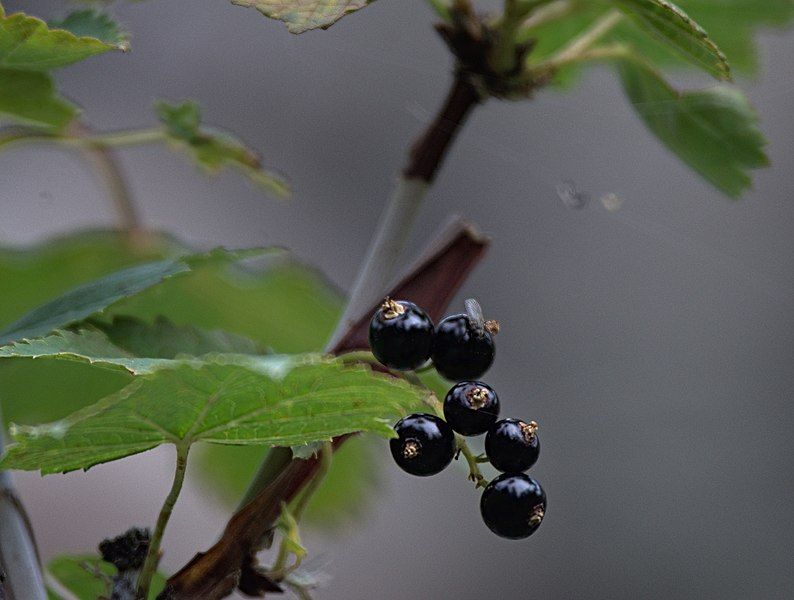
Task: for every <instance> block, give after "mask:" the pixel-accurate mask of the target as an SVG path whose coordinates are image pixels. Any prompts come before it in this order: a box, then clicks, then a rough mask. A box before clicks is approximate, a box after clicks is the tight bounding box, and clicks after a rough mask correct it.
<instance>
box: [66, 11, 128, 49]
mask: <svg viewBox="0 0 794 600" xmlns="http://www.w3.org/2000/svg"><path fill="white" fill-rule="evenodd" d="M50 27H53V28H55V29H65V30H66V31H70V32H72V33H73V34H74V35H76V36H78V37H91V38H95V39H98V40H99V41H101V42H104V43H105V44H109V45H111V46H114V47H116V48H118V49H119V50H123V51H126V50H129V35H128V34H127V33H126V32H125V31H124V30H123V29H122V28H121V26H120V25H119V24H118V23H116V22H115V21H114V20H113V19H112V18H111V17H110V16H109V15H108V14H107V13H104V12H101V11H99V10H97V9H95V8H85V9H81V10H75V11H73V12H71V13H69V14H68V15H67V16H66V17H64V18H63V19H61V20H59V21H50Z"/></svg>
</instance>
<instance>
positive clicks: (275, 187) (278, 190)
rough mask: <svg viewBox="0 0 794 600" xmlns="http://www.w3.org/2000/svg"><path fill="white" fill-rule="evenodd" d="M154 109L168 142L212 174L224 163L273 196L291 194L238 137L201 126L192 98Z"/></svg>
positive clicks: (158, 103) (161, 105)
mask: <svg viewBox="0 0 794 600" xmlns="http://www.w3.org/2000/svg"><path fill="white" fill-rule="evenodd" d="M155 111H156V113H157V116H158V117H159V119H160V121H161V122H162V123H163V125H165V128H166V133H167V134H168V135H169V138H170V142H171V145H173V146H175V147H176V148H179V149H182V150H184V151H185V152H187V153H188V155H189V156H190V157H191V158H192V159H193V160H194V161H195V162H196V164H197V165H198V167H199V168H200V169H201V170H203V171H204V172H206V173H209V174H215V173H217V172H218V171H220V170H221V169H222V168H223V167H231V168H234V169H237V170H238V171H240V172H241V173H243V174H244V175H245V176H246V177H248V179H249V180H251V181H252V182H253V183H254V184H256V185H257V186H259V187H261V188H263V189H265V190H267V191H268V192H270V193H272V194H274V195H276V196H280V197H285V196H288V195H289V194H290V190H289V186H288V184H287V183H286V182H285V181H284V179H283V178H281V177H280V176H278V175H276V174H275V173H272V172H270V171H267V170H266V169H264V168H263V167H262V162H261V160H260V158H259V156H258V155H257V154H256V153H255V152H254V151H253V150H251V149H250V148H248V147H247V146H245V144H243V143H242V142H241V141H240V140H238V139H237V138H236V137H234V136H233V135H231V134H230V133H227V132H224V131H220V130H217V129H213V128H209V127H202V126H201V111H200V109H199V106H198V104H196V103H195V102H192V101H186V102H183V103H181V104H168V103H166V102H157V103H156V105H155Z"/></svg>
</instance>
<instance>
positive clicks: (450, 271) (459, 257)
mask: <svg viewBox="0 0 794 600" xmlns="http://www.w3.org/2000/svg"><path fill="white" fill-rule="evenodd" d="M487 247H488V240H487V238H485V237H483V236H482V235H481V234H480V233H479V232H478V231H477V230H476V229H475V228H474V227H473V226H471V225H469V224H467V223H465V222H463V221H460V220H458V221H455V222H454V223H453V224H452V225H451V226H450V227H448V228H447V229H446V230H445V231H444V233H443V234H442V236H441V237H440V238H439V239H438V240H437V241H436V242H435V243H434V244H433V248H434V250H433V251H432V252H430V253H429V254H427V255H426V256H425V258H424V259H423V260H421V261H420V262H419V263H418V264H417V265H416V266H415V267H414V268H413V269H412V270H411V271H410V272H409V273H408V275H407V276H406V277H404V278H403V279H402V280H401V281H400V282H399V283H398V284H397V285H395V286H394V288H393V289H392V290H391V291H390V295H391V296H393V297H395V298H410V299H411V300H412V301H414V302H417V303H418V304H420V305H421V306H423V307H424V308H425V310H426V311H427V312H428V314H429V315H430V316H431V318H433V319H436V320H437V319H439V318H441V317H442V316H443V314H444V311H445V310H446V308H447V306H448V305H449V303H450V302H451V301H452V299H453V298H454V296H455V294H456V293H457V291H458V289H459V288H460V286H461V285H462V284H463V282H464V281H466V279H467V277H468V276H469V273H471V271H472V269H474V267H475V266H476V265H477V263H479V261H480V259H481V258H482V256H483V254H484V252H485V250H486V249H487ZM374 309H375V307H374V306H373V310H374ZM368 322H369V318H368V317H367V316H362V317H361V319H359V320H358V321H357V322H356V324H355V325H354V326H353V327H352V328H351V329H350V331H349V332H348V333H347V334H346V335H345V336H343V337H342V339H341V340H340V341H339V343H338V344H337V345H336V346H335V347H334V349H333V353H334V354H340V353H342V352H348V351H352V350H359V349H362V348H366V347H367V325H368ZM348 437H349V436H341V437H338V438H335V439H334V442H333V444H334V448H337V447H339V446H340V445H341V444H342V443H344V441H345V440H346V439H347V438H348ZM318 467H319V462H318V459H317V458H316V457H313V458H309V459H307V460H293V461H291V462H290V463H289V464H288V465H287V466H286V467H285V468H284V469H283V470H282V471H281V472H280V473H279V475H278V476H277V477H276V478H275V479H274V480H273V481H272V482H271V483H270V484H268V485H267V486H266V487H265V488H264V489H263V490H262V491H261V492H260V493H259V494H257V495H256V496H255V497H254V498H253V500H252V501H251V502H249V503H248V504H247V505H245V506H244V507H243V508H241V509H240V510H239V511H238V512H237V513H236V514H235V515H234V516H233V517H232V518H231V519H230V520H229V522H228V524H227V525H226V529H225V530H224V533H223V535H222V536H221V539H220V540H219V541H218V542H217V543H216V544H215V545H214V546H213V547H212V548H210V549H209V550H208V551H207V552H204V553H200V554H197V555H196V556H195V557H194V558H193V559H192V560H191V561H190V562H189V563H188V564H187V565H185V566H184V567H183V568H182V569H181V570H180V571H179V572H177V573H176V574H175V575H173V576H172V577H171V578H170V579H169V580H168V584H167V586H166V588H165V590H164V591H163V592H162V593H161V594H160V596H159V597H158V598H159V599H160V600H188V599H194V598H202V599H203V600H216V599H219V598H224V597H226V596H228V595H229V594H230V593H232V592H233V591H234V589H235V588H236V587H237V585H238V582H239V581H240V579H241V577H243V578H245V579H250V577H251V571H252V569H255V566H253V565H254V563H253V562H252V556H253V555H254V554H255V553H256V551H257V550H258V549H259V547H260V541H261V540H262V539H263V538H264V537H265V536H266V535H267V532H268V531H269V530H270V529H271V528H272V527H273V523H275V521H276V519H277V518H278V516H279V514H280V511H281V503H282V502H289V501H290V500H291V499H292V498H293V497H295V495H296V494H297V493H298V492H299V491H300V490H301V489H302V488H303V486H304V485H306V483H307V482H308V481H309V480H310V479H311V478H312V477H313V476H314V475H315V473H316V471H317V469H318ZM260 577H261V575H260Z"/></svg>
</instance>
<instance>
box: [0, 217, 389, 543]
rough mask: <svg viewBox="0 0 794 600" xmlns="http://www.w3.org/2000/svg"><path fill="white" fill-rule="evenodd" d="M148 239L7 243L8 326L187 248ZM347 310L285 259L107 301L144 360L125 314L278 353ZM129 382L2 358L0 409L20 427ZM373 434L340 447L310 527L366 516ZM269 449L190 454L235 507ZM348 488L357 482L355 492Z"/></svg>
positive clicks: (124, 345)
mask: <svg viewBox="0 0 794 600" xmlns="http://www.w3.org/2000/svg"><path fill="white" fill-rule="evenodd" d="M141 242H142V243H135V244H131V243H130V242H129V239H128V238H127V237H126V236H124V235H121V234H119V233H117V232H106V231H92V232H83V233H79V234H74V235H70V236H67V237H63V238H57V239H55V240H50V241H46V242H44V243H41V244H38V245H36V246H33V247H29V248H22V249H15V248H2V247H0V281H2V282H3V287H5V288H7V289H10V290H13V293H11V294H0V326H2V325H4V324H7V323H9V322H11V321H13V320H15V319H17V318H19V316H20V315H22V314H24V313H25V312H27V311H28V310H30V309H31V308H33V307H35V306H37V305H39V304H41V303H42V302H45V301H47V300H49V299H51V298H52V297H54V296H57V295H58V294H61V293H63V292H64V291H66V290H68V289H70V288H72V287H74V286H76V285H79V284H82V283H86V282H87V281H90V280H92V279H95V278H97V277H101V276H103V275H106V274H108V273H112V272H113V271H116V270H117V269H119V268H123V267H126V266H130V265H132V264H137V263H145V262H150V261H152V260H155V259H161V258H165V257H168V256H174V255H177V254H183V253H185V251H186V249H185V248H184V246H181V245H179V244H178V243H177V242H175V241H174V240H172V239H170V238H168V237H164V236H161V235H156V234H151V235H149V236H148V237H147V238H146V239H145V240H141ZM341 307H342V296H341V295H340V294H339V292H338V291H337V290H336V288H334V287H333V286H331V285H330V284H329V283H328V282H327V281H326V280H325V279H323V277H322V275H321V274H319V273H318V272H316V271H315V270H313V269H310V268H307V267H306V266H304V265H301V264H299V263H296V262H295V261H294V260H289V259H288V257H287V256H285V255H282V256H280V257H279V258H278V259H274V260H270V261H268V262H267V263H266V264H264V265H262V267H261V268H257V269H253V268H247V269H245V270H242V269H237V268H230V267H229V266H227V265H224V264H209V265H207V266H205V267H204V268H202V269H199V270H197V271H193V272H192V273H191V274H190V276H186V277H175V278H171V279H167V280H165V281H164V282H162V283H161V284H159V285H156V286H154V287H152V288H149V289H147V290H144V291H143V292H141V293H139V294H137V295H136V296H133V297H130V298H126V299H124V300H122V301H120V302H119V303H118V304H116V305H113V306H111V307H110V308H109V309H108V311H107V313H106V314H107V318H108V319H111V318H113V317H114V316H118V319H117V320H116V321H115V322H116V324H118V325H119V331H118V332H114V331H112V330H108V329H105V332H106V333H108V335H109V336H110V337H111V342H112V343H113V344H114V345H116V346H118V347H119V348H121V349H122V350H124V351H127V352H130V353H132V354H134V355H137V356H144V355H145V354H147V351H146V350H145V349H144V348H142V347H141V345H140V344H137V343H134V342H133V340H134V339H135V338H136V337H137V335H127V336H122V335H121V332H123V331H124V329H125V327H123V326H121V324H122V323H123V322H124V321H126V320H127V319H128V318H129V317H127V316H126V315H135V316H136V317H138V318H140V319H142V321H143V326H144V327H147V326H148V327H152V326H153V325H152V324H153V323H154V324H156V323H157V322H158V319H159V317H160V315H166V316H167V317H168V319H169V321H170V322H171V324H173V326H174V327H188V328H193V326H200V327H202V328H205V329H209V330H217V329H222V330H227V331H235V332H237V333H239V334H245V335H246V336H249V337H251V338H252V339H254V340H255V343H256V344H257V346H258V347H268V348H271V349H272V350H273V351H275V352H279V353H300V352H320V351H321V350H322V348H323V346H324V344H325V341H326V339H327V338H328V336H329V335H330V333H331V331H332V330H333V327H334V325H335V323H336V321H337V319H338V317H339V314H340V311H341ZM95 324H96V325H97V326H98V327H102V325H103V324H102V323H95ZM144 337H145V336H144ZM149 348H150V350H149V351H148V352H150V353H155V355H156V356H157V357H160V358H172V357H175V356H176V354H174V355H173V356H168V354H169V352H167V351H166V349H167V345H163V346H162V348H161V351H158V346H155V345H151V346H149ZM218 350H220V349H218ZM210 351H213V350H210ZM190 353H191V354H198V352H196V351H193V352H190ZM131 381H132V375H130V374H129V373H128V372H127V371H126V370H122V369H119V370H118V371H115V370H109V369H98V368H96V367H95V366H94V367H92V366H90V364H89V363H86V362H79V361H75V360H35V361H34V360H29V359H27V360H26V359H20V360H0V401H2V403H3V415H4V417H5V418H6V419H7V420H10V421H14V422H17V423H27V424H34V423H43V422H48V421H53V420H57V419H61V418H63V417H66V416H68V415H69V414H71V413H72V412H74V411H75V410H78V409H80V408H83V407H85V406H87V405H89V404H91V403H93V402H96V401H97V400H99V399H101V398H104V397H105V396H108V395H111V394H113V393H115V392H117V391H118V390H120V389H121V388H123V387H124V386H125V385H127V384H129V383H130V382H131ZM53 386H57V394H54V393H53V389H55V388H54V387H53ZM375 442H376V440H375V439H374V437H373V436H356V437H354V438H352V439H350V440H348V441H347V442H345V444H344V445H343V446H342V448H341V449H339V450H338V451H337V452H335V453H334V462H333V467H332V469H331V471H330V473H329V474H328V476H327V477H326V478H325V479H324V480H323V482H322V484H321V486H320V488H319V490H318V491H317V492H316V493H315V495H314V496H313V497H312V500H311V502H310V504H309V507H308V509H307V512H306V514H305V515H304V519H305V520H306V521H307V522H308V523H310V524H313V525H317V526H321V527H323V528H325V529H328V528H331V527H337V526H343V525H344V524H346V523H349V522H352V521H354V520H356V519H360V518H361V517H362V514H363V513H364V511H365V510H366V509H367V508H368V507H369V506H370V505H371V504H372V502H373V501H374V497H375V496H374V495H375V491H376V489H377V488H378V487H379V484H380V480H381V479H380V477H379V466H380V463H379V461H378V458H379V456H381V454H382V450H383V448H382V446H379V445H377V444H376V443H375ZM266 451H267V449H266V448H263V447H261V446H221V445H216V444H203V445H199V446H198V447H197V448H196V449H195V450H194V453H195V454H194V456H193V458H192V460H191V463H192V464H191V467H190V468H191V472H192V476H195V477H198V478H200V480H202V481H203V484H204V487H205V489H207V491H208V493H214V494H216V495H217V496H218V497H219V498H220V499H221V500H224V501H226V502H228V503H229V505H230V506H234V504H236V503H237V502H238V501H239V500H240V497H241V495H242V493H243V491H244V490H245V488H246V486H247V484H248V482H249V481H250V479H251V476H252V475H253V473H254V472H255V471H256V468H257V467H258V465H259V463H260V461H261V459H262V457H263V456H264V453H265V452H266ZM351 487H353V488H354V489H356V490H358V492H357V494H355V495H354V496H353V497H351V496H350V494H349V489H350V488H351Z"/></svg>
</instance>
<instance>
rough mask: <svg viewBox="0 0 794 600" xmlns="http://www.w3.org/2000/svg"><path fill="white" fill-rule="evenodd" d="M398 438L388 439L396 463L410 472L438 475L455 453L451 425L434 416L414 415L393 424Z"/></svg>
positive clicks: (413, 473)
mask: <svg viewBox="0 0 794 600" xmlns="http://www.w3.org/2000/svg"><path fill="white" fill-rule="evenodd" d="M394 431H395V432H396V433H397V436H398V437H396V438H392V439H391V440H389V446H390V447H391V454H392V456H393V457H394V460H395V461H396V462H397V464H398V465H399V466H400V467H401V468H402V469H403V471H406V472H408V473H410V474H411V475H420V476H426V475H435V474H436V473H438V472H440V471H443V470H444V467H446V466H447V465H448V464H449V463H450V462H451V461H452V457H453V456H454V455H455V434H454V433H452V428H451V427H450V426H449V425H447V424H446V423H445V422H444V421H443V420H442V419H439V418H438V417H436V416H434V415H426V414H421V413H417V414H413V415H408V416H407V417H405V418H403V419H400V420H399V421H398V422H397V424H396V425H395V426H394Z"/></svg>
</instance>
